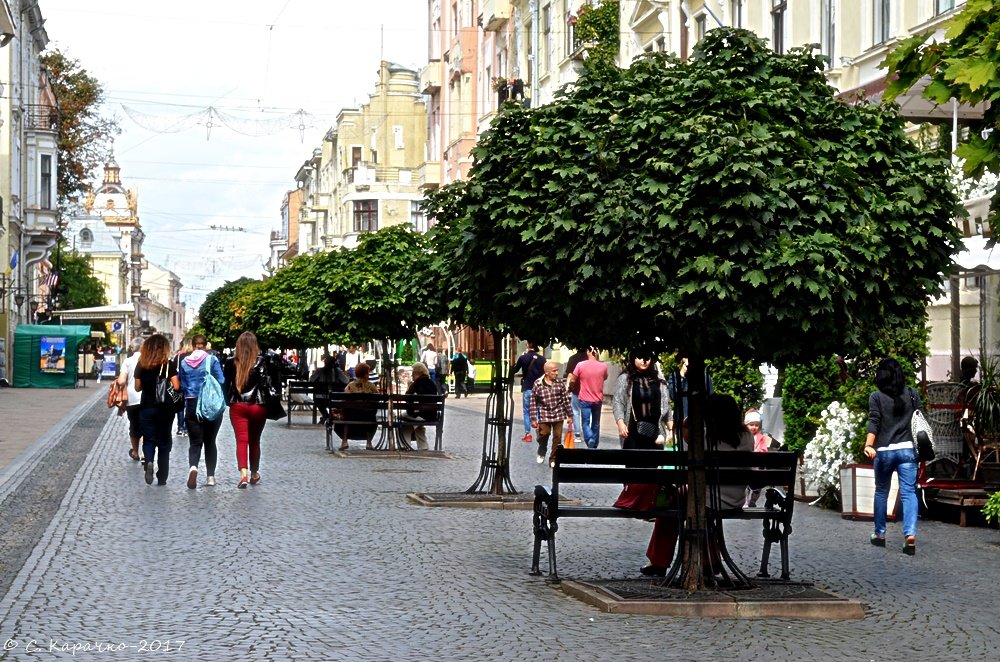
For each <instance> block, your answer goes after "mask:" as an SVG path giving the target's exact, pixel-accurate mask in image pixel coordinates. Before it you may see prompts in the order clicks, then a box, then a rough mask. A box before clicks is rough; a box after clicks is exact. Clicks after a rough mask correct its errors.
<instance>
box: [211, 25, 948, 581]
mask: <svg viewBox="0 0 1000 662" xmlns="http://www.w3.org/2000/svg"><path fill="white" fill-rule="evenodd" d="M823 68H824V67H823V61H822V59H821V57H820V56H818V55H816V54H814V53H813V52H812V51H811V50H809V49H794V50H792V51H791V52H790V53H788V54H787V55H776V54H774V53H773V52H772V51H770V50H769V49H768V48H767V47H766V45H765V43H764V42H763V41H762V40H760V39H759V38H757V37H756V36H754V35H753V34H752V33H749V32H747V31H743V30H733V29H718V30H713V31H712V32H710V33H709V34H708V35H707V36H706V37H705V38H704V39H703V40H702V41H700V42H699V44H698V46H697V47H696V49H695V51H694V53H693V55H692V57H691V58H690V59H688V60H687V61H681V60H679V59H677V58H676V57H673V56H670V55H665V54H647V55H645V56H643V57H641V58H639V59H637V60H636V61H635V62H634V63H633V64H632V66H631V67H630V68H629V69H626V70H620V69H617V68H612V67H590V68H588V69H587V70H586V71H585V72H584V74H583V75H582V76H581V77H580V79H579V80H578V81H577V82H576V83H575V84H574V85H572V86H571V87H569V88H566V89H564V90H563V91H562V92H561V93H560V95H558V97H557V99H556V100H555V101H554V102H553V103H551V104H548V105H546V106H543V107H540V108H536V109H524V108H522V107H520V106H518V105H516V104H507V105H505V106H504V107H503V108H502V109H501V112H500V113H499V114H498V116H497V117H496V119H495V120H494V122H493V125H492V126H491V128H490V129H489V130H488V131H487V132H485V133H484V134H483V136H482V137H481V139H480V141H479V143H478V146H477V147H476V148H475V150H474V152H473V155H474V157H475V166H474V168H473V169H472V172H471V173H470V177H469V179H468V180H466V181H462V182H456V183H454V184H450V185H448V186H445V187H442V188H441V189H439V190H438V191H435V192H434V193H433V194H431V195H430V196H429V198H428V201H427V203H426V211H427V213H428V216H429V217H431V218H434V219H435V221H436V226H435V228H434V229H433V230H432V232H431V233H430V236H429V237H428V238H426V239H425V238H422V237H420V236H418V235H415V234H414V233H412V232H409V231H407V230H401V229H391V230H383V231H381V232H378V233H375V234H373V235H367V236H364V237H362V239H361V242H360V244H359V246H358V248H357V249H355V250H354V251H334V252H332V253H329V254H322V255H316V256H302V257H299V258H297V259H296V260H295V261H294V262H293V263H292V264H291V265H290V266H289V267H288V268H286V269H285V270H283V271H281V272H278V274H276V275H275V276H274V277H273V278H271V279H270V280H268V281H266V282H264V283H260V284H257V283H254V284H249V283H248V284H244V285H243V286H242V287H240V288H239V290H238V292H229V293H226V292H222V291H220V292H218V293H216V295H213V297H210V299H209V300H208V301H206V304H205V305H206V307H208V310H206V309H205V308H203V322H204V323H205V325H206V330H208V331H209V332H210V334H214V335H213V337H214V338H218V339H220V340H223V339H229V338H231V337H232V334H234V333H236V332H237V331H239V330H242V329H244V328H253V329H254V330H257V331H258V333H259V334H260V335H262V336H263V337H265V338H266V339H268V340H269V341H271V342H273V343H278V344H285V345H287V344H288V342H289V341H294V342H298V343H304V344H312V343H322V342H343V341H357V340H362V339H366V338H373V337H374V338H382V337H390V338H398V337H402V336H408V335H410V334H411V333H412V330H413V329H414V328H415V327H416V326H418V325H420V324H422V323H424V322H428V321H435V320H440V319H451V320H452V321H454V322H457V323H462V324H468V325H472V326H476V327H480V328H485V329H489V330H491V331H493V332H494V333H495V334H497V335H496V337H497V338H499V334H502V333H513V334H515V335H517V336H519V337H522V338H527V339H530V340H535V341H537V342H540V343H547V342H549V341H552V340H558V341H560V342H562V343H564V344H567V345H569V346H575V347H580V346H585V345H590V344H593V345H597V346H601V347H606V348H617V349H623V350H627V349H629V348H632V347H636V346H639V345H644V346H651V347H654V348H658V349H661V350H666V349H676V350H680V351H681V352H683V353H684V354H686V355H688V356H689V357H690V358H691V363H690V371H691V372H690V378H691V380H692V382H693V383H698V379H699V377H700V375H701V373H702V370H703V366H704V359H705V358H709V357H713V356H724V357H729V356H737V357H740V358H745V359H753V360H755V361H758V362H763V361H766V362H770V363H775V364H779V365H780V364H787V363H789V362H808V361H810V360H812V359H814V358H816V357H820V356H828V355H830V354H833V353H838V354H840V355H842V356H853V355H855V354H857V353H859V352H861V351H863V350H864V349H865V348H868V347H873V346H876V344H877V343H878V342H879V341H880V339H881V338H882V337H883V336H884V335H885V334H886V333H890V332H891V331H892V330H894V329H911V328H913V326H914V325H916V324H919V323H920V322H921V321H922V320H923V319H924V315H925V307H926V304H927V301H928V298H929V296H930V294H932V293H934V292H936V291H937V289H938V287H939V283H940V276H941V274H942V273H944V274H947V273H948V272H949V270H950V269H951V254H952V253H953V252H954V250H955V249H956V247H957V243H958V239H959V237H958V232H957V230H956V229H955V227H954V225H953V224H952V219H953V218H954V217H955V215H956V214H957V213H959V206H958V201H957V199H956V198H955V196H954V194H953V193H952V192H951V187H950V186H949V184H948V175H947V162H946V161H945V160H943V159H941V158H940V157H939V156H936V155H934V154H929V153H925V152H923V151H921V150H920V149H919V148H918V147H917V146H916V145H915V144H914V143H913V142H912V141H910V140H909V139H908V138H907V137H906V135H905V133H904V122H903V120H902V118H901V117H900V116H899V115H898V113H896V112H894V111H893V110H892V109H891V108H886V107H881V106H878V107H876V106H867V105H855V106H852V105H847V104H844V103H841V102H839V101H837V100H836V99H835V98H834V96H833V90H832V89H831V88H830V87H829V86H828V85H827V83H826V80H825V78H824V76H823V73H822V72H823ZM234 289H235V288H234ZM220 306H221V307H223V308H225V313H224V314H223V315H221V316H219V319H225V318H226V316H227V315H228V316H230V317H229V318H228V321H223V322H221V323H217V322H216V321H211V322H210V321H209V316H208V315H205V314H204V313H205V312H210V310H212V309H213V307H215V308H218V307H220ZM503 401H504V399H503V398H497V400H496V402H497V404H498V406H502V405H503ZM492 415H494V416H495V417H496V419H497V420H501V419H502V418H503V411H502V410H500V411H497V412H495V413H493V414H492ZM690 415H691V417H692V418H693V424H692V426H691V429H692V430H693V435H694V438H693V440H692V452H693V453H695V454H697V453H700V449H701V448H702V444H701V443H700V442H701V438H700V436H701V425H699V423H700V421H701V403H700V401H699V400H698V398H694V399H693V400H692V402H691V409H690ZM501 441H502V442H506V441H508V440H506V439H503V438H502V439H501ZM500 454H501V456H502V455H503V450H502V449H501V453H500ZM695 459H697V458H695ZM690 489H691V490H692V494H697V493H702V494H703V493H704V489H705V485H704V475H703V472H701V474H700V475H699V472H694V474H693V477H692V483H691V485H690ZM689 502H690V504H692V506H691V507H692V509H693V510H692V512H690V513H689V520H690V524H691V526H692V527H693V528H695V529H704V527H705V521H704V512H703V511H702V512H700V513H699V512H697V511H696V510H694V506H693V504H695V503H696V502H699V503H702V504H704V499H701V500H698V499H692V500H689ZM702 540H703V538H700V537H698V536H690V537H688V538H687V539H686V540H685V543H684V551H683V557H684V563H685V572H684V575H683V576H684V581H685V585H686V587H688V588H691V589H694V588H699V587H701V586H702V581H703V579H702V575H701V572H700V563H701V554H700V546H701V541H702Z"/></svg>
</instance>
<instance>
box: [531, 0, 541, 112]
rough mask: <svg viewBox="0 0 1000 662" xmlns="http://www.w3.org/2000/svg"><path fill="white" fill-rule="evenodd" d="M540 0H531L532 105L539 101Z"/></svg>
mask: <svg viewBox="0 0 1000 662" xmlns="http://www.w3.org/2000/svg"><path fill="white" fill-rule="evenodd" d="M538 21H539V17H538V0H531V65H532V66H531V70H532V71H531V105H532V107H534V106H535V104H537V103H538V89H539V83H538V77H539V75H540V72H539V71H538V63H539V61H540V60H541V58H539V57H538V50H539V49H540V48H541V47H542V45H541V44H540V43H539V40H540V38H541V35H542V30H541V26H540V25H538Z"/></svg>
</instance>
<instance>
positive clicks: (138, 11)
mask: <svg viewBox="0 0 1000 662" xmlns="http://www.w3.org/2000/svg"><path fill="white" fill-rule="evenodd" d="M40 2H41V9H42V14H43V16H44V17H45V19H46V23H45V28H46V31H47V32H48V35H49V39H50V43H49V47H50V48H59V49H61V50H62V51H63V52H64V53H65V54H66V55H68V56H70V57H72V58H75V59H77V60H79V61H80V64H81V66H82V67H83V68H84V69H86V70H87V71H88V72H89V73H90V74H91V75H92V76H94V77H95V78H97V79H98V80H99V81H101V83H102V84H103V86H104V90H105V96H106V101H107V103H106V107H105V111H106V114H108V115H112V116H115V117H117V118H118V119H119V122H120V124H121V127H122V129H123V131H122V134H121V135H120V136H118V138H117V139H116V141H115V158H116V160H117V161H118V164H119V165H120V166H121V175H122V182H123V183H124V184H125V186H126V187H129V188H134V189H135V190H136V191H137V193H138V198H139V217H140V219H141V222H142V227H143V231H144V232H145V234H146V240H145V243H144V252H145V254H146V256H147V258H148V259H149V260H150V261H152V262H154V263H156V264H159V265H160V266H162V267H165V268H168V269H170V270H171V271H173V272H175V273H176V274H177V275H178V276H180V278H181V281H182V282H183V283H184V290H183V292H182V298H183V300H184V301H185V303H187V304H188V308H189V310H190V311H192V312H197V309H198V307H199V306H200V305H201V302H202V301H203V300H204V297H205V296H206V295H207V294H208V293H210V292H211V291H212V290H214V289H216V288H217V287H219V286H220V285H222V284H223V283H224V282H225V281H226V280H233V279H235V278H239V277H241V276H249V277H252V278H257V277H260V275H261V273H262V272H263V269H262V263H264V262H265V261H266V259H267V256H268V254H269V247H268V240H269V235H270V231H271V230H277V229H280V225H281V218H280V211H279V210H280V206H281V200H282V196H283V194H284V193H285V191H287V190H289V189H293V188H294V187H295V181H294V176H295V173H296V172H297V171H298V168H299V166H300V165H302V163H303V162H304V161H305V160H306V159H307V158H309V157H310V155H311V154H312V151H313V149H314V148H316V147H318V146H319V144H320V140H321V138H322V136H323V134H324V133H325V132H326V130H327V129H328V128H330V127H331V126H332V125H333V124H334V121H335V117H336V115H337V113H338V112H339V111H340V110H341V109H342V108H345V107H354V106H356V105H357V104H359V103H360V102H363V101H365V100H367V95H368V94H369V93H370V92H372V91H373V90H374V86H375V83H376V82H377V78H378V73H377V72H378V66H379V64H378V63H379V60H380V59H382V58H384V59H386V60H389V61H391V62H396V63H399V64H403V65H406V66H409V67H411V68H414V69H417V70H419V69H420V68H421V67H422V66H424V65H425V64H426V62H427V3H426V1H425V0H198V1H195V0H171V1H170V2H156V1H154V0H131V1H130V2H118V3H98V2H93V1H87V0H40ZM113 7H117V8H119V9H120V11H111V10H110V8H113ZM380 54H381V57H380ZM125 106H127V107H128V108H129V109H131V110H132V111H134V112H133V115H135V114H136V113H139V114H140V115H137V117H139V118H141V119H140V121H141V125H140V123H137V122H136V121H133V119H132V118H131V117H130V116H129V115H128V114H127V113H126V111H125V108H124V107H125ZM209 106H212V107H214V108H216V109H218V110H220V111H221V112H223V113H226V114H228V115H230V116H235V117H237V118H239V119H240V120H241V126H242V125H243V122H242V120H248V121H249V120H261V119H264V120H275V119H280V118H285V117H287V116H290V115H291V114H292V113H295V112H296V111H298V110H299V109H303V110H305V111H306V112H307V113H309V116H307V123H310V124H311V126H309V128H307V129H306V130H305V132H304V141H303V140H302V137H301V136H300V132H299V131H298V130H296V129H292V128H287V129H280V130H278V131H277V132H276V133H274V134H273V135H268V136H264V137H250V136H247V135H242V134H241V133H237V132H235V131H233V130H231V129H229V128H227V127H226V126H224V125H221V124H220V121H219V119H215V120H213V122H212V124H213V125H214V126H213V127H212V128H211V130H210V131H209V129H208V128H207V127H206V126H205V125H204V122H202V124H195V123H194V122H195V120H188V119H184V116H188V115H191V114H195V113H200V112H203V111H205V110H206V109H207V108H208V107H209ZM296 121H297V120H296ZM170 125H174V127H177V128H181V127H185V128H184V129H183V130H181V131H175V132H164V129H165V128H168V127H170ZM150 127H153V128H154V129H155V130H151V128H150ZM100 174H101V173H95V178H97V177H99V176H100ZM212 225H215V226H223V227H230V228H244V229H245V230H246V232H233V231H218V230H212V229H210V227H209V226H212Z"/></svg>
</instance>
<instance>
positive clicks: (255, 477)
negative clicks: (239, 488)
mask: <svg viewBox="0 0 1000 662" xmlns="http://www.w3.org/2000/svg"><path fill="white" fill-rule="evenodd" d="M259 482H260V474H259V473H257V472H256V471H255V472H253V473H252V474H250V484H251V485H256V484H257V483H259Z"/></svg>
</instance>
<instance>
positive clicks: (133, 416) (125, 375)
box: [118, 338, 142, 462]
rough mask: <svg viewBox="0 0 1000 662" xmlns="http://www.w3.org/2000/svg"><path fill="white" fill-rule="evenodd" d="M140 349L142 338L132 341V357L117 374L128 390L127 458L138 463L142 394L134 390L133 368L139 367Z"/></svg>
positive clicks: (126, 412)
mask: <svg viewBox="0 0 1000 662" xmlns="http://www.w3.org/2000/svg"><path fill="white" fill-rule="evenodd" d="M141 347H142V338H136V339H134V340H133V341H132V355H131V356H129V357H128V358H127V359H125V363H123V364H122V369H121V372H120V373H119V374H118V383H119V384H123V385H125V386H126V388H127V389H128V406H127V407H126V408H125V414H126V416H128V440H129V443H130V444H132V448H130V449H129V451H128V456H129V457H130V458H132V459H133V460H135V461H136V462H138V461H139V460H140V459H142V458H141V457H140V455H139V440H140V439H142V430H141V429H140V428H139V400H140V399H141V398H142V394H141V393H140V392H139V391H137V390H135V376H134V375H135V367H136V366H137V365H139V359H140V358H141V357H142V354H141V353H140V352H139V349H140V348H141Z"/></svg>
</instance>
